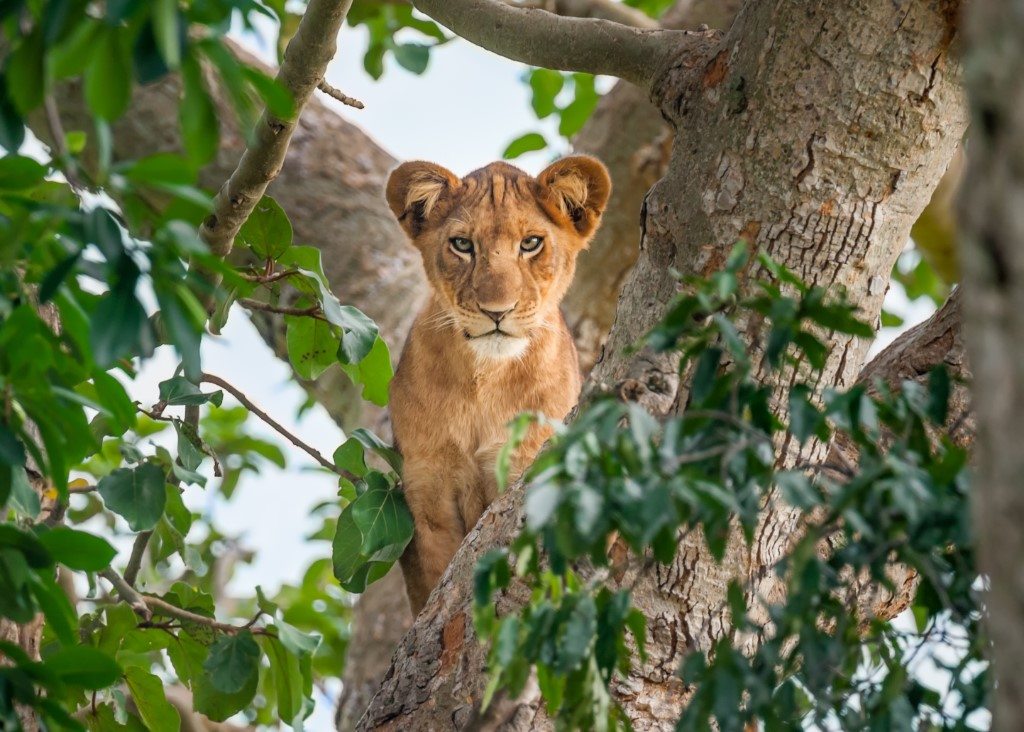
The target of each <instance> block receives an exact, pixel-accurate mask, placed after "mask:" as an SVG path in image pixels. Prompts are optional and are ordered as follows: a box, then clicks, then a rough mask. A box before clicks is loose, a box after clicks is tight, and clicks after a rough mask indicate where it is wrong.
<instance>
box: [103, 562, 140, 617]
mask: <svg viewBox="0 0 1024 732" xmlns="http://www.w3.org/2000/svg"><path fill="white" fill-rule="evenodd" d="M100 577H102V578H103V579H105V580H106V581H107V582H109V583H110V584H112V585H113V586H114V589H115V590H117V594H118V595H120V597H121V599H122V600H123V601H124V602H126V603H128V605H130V606H131V608H132V610H134V611H135V613H136V614H137V615H139V616H140V617H142V619H143V620H150V619H151V618H152V617H153V613H152V612H151V611H150V609H149V606H148V605H147V604H146V600H145V599H144V598H143V597H142V595H140V594H139V593H138V592H136V591H135V588H134V587H132V586H131V585H130V584H128V583H127V582H126V581H125V579H124V578H123V577H122V576H121V575H119V574H118V573H117V572H115V571H114V570H113V569H110V568H108V569H104V570H103V571H102V572H100Z"/></svg>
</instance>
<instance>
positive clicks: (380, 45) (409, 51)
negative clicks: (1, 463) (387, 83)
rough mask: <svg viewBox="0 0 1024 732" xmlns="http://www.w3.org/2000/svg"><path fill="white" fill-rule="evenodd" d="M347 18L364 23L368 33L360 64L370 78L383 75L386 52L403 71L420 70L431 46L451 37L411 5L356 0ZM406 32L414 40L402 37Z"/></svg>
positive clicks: (356, 22)
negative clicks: (368, 41)
mask: <svg viewBox="0 0 1024 732" xmlns="http://www.w3.org/2000/svg"><path fill="white" fill-rule="evenodd" d="M347 21H348V23H349V24H350V25H353V26H363V27H365V28H366V30H367V31H368V33H369V36H370V43H369V46H368V47H367V49H366V54H365V55H364V56H363V68H364V69H365V70H366V73H368V74H369V75H370V76H372V77H373V78H374V79H380V78H381V76H383V75H384V60H385V58H387V56H388V54H390V55H391V56H392V58H394V60H395V61H396V62H397V63H398V65H399V66H401V67H402V68H403V69H405V70H406V71H409V72H412V73H413V74H417V75H418V74H422V73H423V72H425V71H426V70H427V66H428V65H429V63H430V52H431V50H433V49H434V48H436V47H437V46H440V45H441V44H444V43H447V42H448V41H449V40H451V38H450V37H448V36H446V35H445V33H444V31H442V30H441V27H440V26H439V25H438V24H437V23H435V22H434V21H432V20H430V19H428V18H426V17H424V16H422V15H420V14H419V13H417V12H416V11H415V10H413V8H412V7H411V6H408V5H399V4H395V3H388V2H382V1H381V0H357V1H356V2H355V3H353V5H352V9H351V10H350V11H349V13H348V17H347ZM410 35H413V36H414V37H415V38H416V39H417V40H414V41H411V40H405V39H406V38H407V37H408V36H410ZM399 36H401V38H399Z"/></svg>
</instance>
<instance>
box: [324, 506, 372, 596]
mask: <svg viewBox="0 0 1024 732" xmlns="http://www.w3.org/2000/svg"><path fill="white" fill-rule="evenodd" d="M362 544H363V536H362V534H360V533H359V527H358V526H356V522H355V520H354V519H353V518H352V505H351V504H349V505H348V506H346V507H345V509H344V510H343V511H342V512H341V515H340V516H339V517H338V524H337V526H336V527H335V530H334V541H333V542H332V544H331V561H332V566H333V569H334V576H335V577H337V578H338V581H339V582H341V583H342V586H344V585H345V583H346V582H348V581H349V580H350V579H352V577H353V575H355V573H356V571H357V570H358V569H359V567H360V566H361V565H362V564H363V562H365V561H366V557H364V556H363V554H362V553H361V552H360V551H359V549H360V547H361V546H362Z"/></svg>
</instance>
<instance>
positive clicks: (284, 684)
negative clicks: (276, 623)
mask: <svg viewBox="0 0 1024 732" xmlns="http://www.w3.org/2000/svg"><path fill="white" fill-rule="evenodd" d="M260 645H261V646H262V647H263V649H264V650H265V651H266V654H267V659H268V660H269V661H270V674H271V676H272V677H273V679H274V689H275V691H276V692H277V713H278V716H279V717H280V718H281V720H282V721H283V722H286V723H290V722H291V721H292V720H294V719H295V717H296V715H298V714H299V712H300V711H301V710H302V699H303V696H304V694H303V693H302V671H301V669H300V668H299V659H298V658H297V657H296V656H294V655H292V654H291V653H289V652H288V651H287V650H286V649H285V647H284V645H282V643H281V642H280V641H279V640H278V639H276V638H272V637H269V636H264V637H262V638H260Z"/></svg>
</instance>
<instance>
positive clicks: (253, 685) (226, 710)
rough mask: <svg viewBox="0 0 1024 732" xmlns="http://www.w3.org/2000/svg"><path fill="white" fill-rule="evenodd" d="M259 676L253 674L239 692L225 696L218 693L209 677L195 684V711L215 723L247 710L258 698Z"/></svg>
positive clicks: (193, 688) (193, 689)
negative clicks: (255, 698) (256, 697)
mask: <svg viewBox="0 0 1024 732" xmlns="http://www.w3.org/2000/svg"><path fill="white" fill-rule="evenodd" d="M258 685H259V674H253V675H252V676H251V677H250V678H249V680H248V681H247V682H246V684H245V686H243V687H242V688H241V689H240V690H239V691H237V692H235V693H233V694H225V693H223V692H220V691H217V689H215V688H214V687H213V684H212V683H211V682H210V679H209V677H208V676H204V677H203V678H202V679H200V680H198V681H196V682H195V684H194V685H193V687H192V691H193V694H194V697H193V700H192V701H193V704H194V705H195V710H196V711H197V712H199V713H201V714H205V715H206V716H207V717H209V718H210V719H212V720H213V721H215V722H223V721H224V720H226V719H227V718H228V717H231V716H234V715H235V714H237V713H238V712H240V711H242V710H243V709H245V708H246V707H247V706H249V704H250V703H251V702H252V700H253V697H255V696H256V689H257V687H258Z"/></svg>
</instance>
